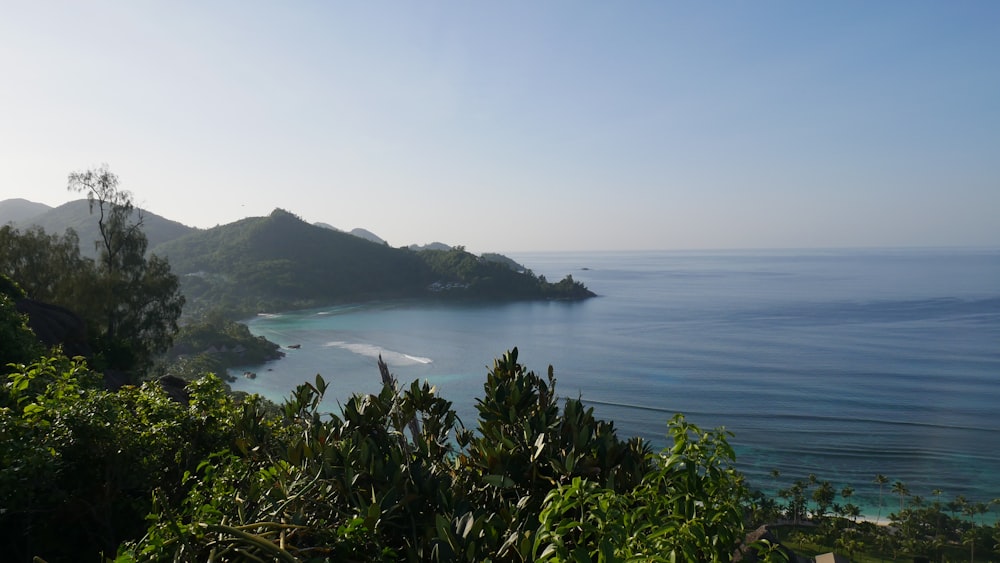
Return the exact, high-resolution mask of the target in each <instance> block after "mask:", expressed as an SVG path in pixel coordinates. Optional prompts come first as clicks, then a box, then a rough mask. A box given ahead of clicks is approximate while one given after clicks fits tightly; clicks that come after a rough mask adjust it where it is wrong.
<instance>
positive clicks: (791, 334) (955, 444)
mask: <svg viewBox="0 0 1000 563" xmlns="http://www.w3.org/2000/svg"><path fill="white" fill-rule="evenodd" d="M511 257H512V258H514V259H515V260H517V261H519V262H521V263H522V264H524V265H525V266H527V267H529V268H531V269H532V270H533V271H534V272H536V273H538V274H544V275H545V276H546V277H547V278H548V279H550V280H557V279H561V278H562V277H563V276H564V275H566V274H572V275H573V277H574V278H575V279H577V280H579V281H582V282H584V283H585V284H586V285H587V286H588V287H589V288H591V289H592V290H593V291H594V292H596V293H598V294H599V297H598V298H595V299H590V300H587V301H584V302H578V303H567V302H528V303H510V304H443V303H418V302H379V303H367V304H361V305H353V306H338V307H329V308H322V309H316V310H308V311H298V312H287V313H278V314H274V315H265V316H260V317H257V318H255V319H253V320H251V321H250V322H249V325H250V329H251V331H253V332H254V333H255V334H259V335H264V336H266V337H267V338H269V339H271V340H273V341H275V342H277V343H279V344H282V345H285V346H287V345H291V344H300V345H301V348H299V349H296V350H287V356H286V357H285V358H283V359H281V360H278V361H275V362H272V363H271V364H268V365H266V366H262V367H256V368H253V369H255V371H257V373H258V377H257V378H256V379H254V380H247V379H243V378H239V380H238V381H237V382H236V383H235V384H234V388H236V389H239V390H245V391H250V392H257V393H261V394H262V395H265V396H268V397H270V398H272V399H276V400H280V399H281V398H282V397H285V396H287V395H288V393H289V392H290V390H291V389H292V388H293V387H294V386H295V385H296V384H298V383H300V382H302V381H304V380H307V379H310V380H311V379H312V378H313V377H314V376H315V374H316V373H320V374H322V375H323V377H324V378H325V379H326V380H327V381H328V382H330V384H331V388H330V391H329V392H328V393H329V395H328V397H329V399H328V404H329V406H330V409H331V410H336V409H337V403H338V401H339V402H342V401H343V400H344V399H346V398H347V397H349V396H350V395H351V394H352V393H358V392H374V391H377V390H378V389H379V387H380V379H379V375H378V370H377V368H376V365H375V357H376V356H377V355H378V354H381V355H382V356H383V358H384V359H385V360H386V361H387V363H388V364H389V366H390V369H391V370H392V372H393V373H394V374H395V375H396V376H397V379H399V380H400V381H402V382H408V381H411V380H413V379H420V380H427V381H429V382H430V383H432V384H434V385H436V386H437V387H438V389H439V390H440V392H441V393H442V395H443V396H445V397H446V398H448V399H449V400H451V401H453V402H454V405H455V408H456V410H457V411H458V413H459V415H460V416H461V417H462V419H463V420H464V421H465V422H466V424H468V425H470V426H474V425H475V418H476V416H475V397H478V396H480V395H481V394H482V385H483V382H484V381H485V374H486V372H487V370H488V368H489V366H491V365H492V363H493V359H494V358H496V357H497V356H499V355H501V354H502V353H503V352H504V351H505V350H508V349H510V348H513V347H515V346H516V347H517V348H518V349H519V353H520V360H521V362H522V363H523V364H526V365H527V366H528V367H529V368H531V369H534V370H535V371H537V372H539V373H543V372H544V371H545V370H546V369H547V367H548V366H549V365H550V364H551V365H553V366H554V368H555V375H556V379H557V391H558V393H559V394H560V395H561V396H564V397H577V396H579V397H581V398H582V399H583V400H584V401H585V402H586V403H587V404H589V405H591V406H593V407H594V409H595V414H596V415H597V416H598V417H600V418H604V419H609V420H613V421H615V424H616V427H617V428H618V430H619V433H620V434H621V435H622V436H632V435H639V436H643V437H645V438H647V439H649V440H651V441H652V442H653V444H654V445H655V446H656V447H662V446H664V445H665V438H664V434H665V430H666V421H667V420H668V419H669V418H670V417H671V416H672V415H673V413H675V412H683V413H685V414H686V416H687V418H688V420H690V421H692V422H694V423H696V424H698V425H700V426H702V427H704V428H714V427H717V426H725V428H726V429H727V430H729V431H731V432H733V433H735V437H733V438H732V439H731V443H732V444H733V445H734V446H735V449H736V451H737V463H738V467H739V469H740V470H742V471H743V472H744V473H745V474H746V475H747V476H748V478H749V479H750V482H751V484H752V485H755V486H757V487H760V488H763V489H765V490H773V489H774V488H776V487H780V486H787V485H788V484H790V483H791V482H792V481H793V480H794V479H798V478H804V477H805V476H807V475H808V474H810V473H814V474H816V475H817V476H818V477H819V478H820V479H823V480H830V481H831V482H833V484H834V485H835V486H836V487H837V488H838V489H839V488H840V487H842V486H844V485H851V486H853V487H854V488H855V489H856V494H855V498H854V499H852V500H853V501H854V502H855V503H858V502H859V501H860V502H861V503H862V504H864V505H865V511H866V513H867V514H868V515H875V513H876V508H875V505H876V503H877V498H878V487H877V486H876V485H874V484H873V483H872V481H873V478H874V476H875V474H876V473H882V474H885V475H886V476H888V477H889V478H890V479H891V481H897V480H898V481H902V482H904V483H905V484H906V485H907V487H908V488H909V490H910V491H911V492H912V493H913V494H917V495H922V496H924V497H925V498H927V499H930V498H931V491H932V490H933V489H941V490H943V491H944V496H943V499H944V500H950V499H951V498H954V497H955V496H956V495H959V494H961V495H964V496H965V497H966V498H968V499H971V500H979V501H988V500H990V499H993V498H997V497H1000V250H996V249H928V250H915V249H903V250H843V251H841V250H831V251H732V252H721V251H720V252H635V253H624V252H615V253H598V252H579V253H523V254H511ZM235 371H236V372H237V373H239V372H242V370H235ZM773 469H778V470H779V471H780V472H781V477H780V478H779V479H778V480H775V479H774V478H772V477H771V471H772V470H773ZM897 502H898V500H896V499H893V500H892V501H891V502H890V501H888V500H887V501H885V506H886V508H885V509H883V510H882V511H881V512H882V514H883V515H884V514H886V513H887V512H888V511H889V509H890V507H892V506H896V507H897V508H898V504H894V503H897Z"/></svg>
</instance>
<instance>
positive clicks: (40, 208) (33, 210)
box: [0, 198, 52, 225]
mask: <svg viewBox="0 0 1000 563" xmlns="http://www.w3.org/2000/svg"><path fill="white" fill-rule="evenodd" d="M51 209H52V208H51V207H49V206H48V205H45V204H44V203H35V202H33V201H28V200H26V199H21V198H16V199H5V200H3V201H0V225H6V224H7V223H13V224H14V225H18V224H20V223H22V222H24V221H27V220H29V219H32V218H33V217H36V216H38V215H41V214H42V213H45V212H46V211H49V210H51Z"/></svg>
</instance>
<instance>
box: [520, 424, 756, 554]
mask: <svg viewBox="0 0 1000 563" xmlns="http://www.w3.org/2000/svg"><path fill="white" fill-rule="evenodd" d="M669 434H670V437H671V439H672V442H673V445H672V446H671V447H669V448H667V449H665V450H664V451H663V452H662V453H661V454H659V455H658V456H652V460H653V464H654V467H655V469H654V470H653V471H651V472H650V473H648V474H646V475H645V476H644V477H643V479H642V482H641V483H640V484H639V486H637V487H635V488H632V489H629V490H626V491H625V492H623V493H616V492H615V491H613V490H610V489H603V488H600V487H598V486H597V485H596V484H595V483H592V482H587V481H584V480H581V479H580V478H574V479H573V481H572V482H571V483H570V484H568V485H561V486H560V487H559V488H557V489H554V490H553V491H551V492H550V493H549V495H548V496H547V497H546V500H545V505H544V507H543V508H542V510H541V515H540V526H539V531H538V534H537V536H536V537H535V541H534V546H533V552H532V555H533V557H535V558H536V560H538V561H594V560H596V561H629V560H642V561H729V560H730V558H731V557H732V554H733V552H734V550H735V549H736V547H737V546H738V544H739V542H741V541H742V540H743V538H744V534H743V524H744V518H743V507H744V504H745V502H746V499H747V490H746V488H745V486H744V485H743V479H742V476H741V475H740V474H739V473H738V472H737V471H736V470H735V469H734V468H733V466H732V464H733V463H734V461H735V456H734V454H733V450H732V448H731V447H730V446H729V445H728V443H727V440H726V436H727V434H726V432H725V431H723V430H721V429H720V430H716V431H711V432H702V431H701V430H700V429H698V428H697V427H695V426H694V425H692V424H690V423H688V422H686V421H685V420H684V417H683V416H681V415H677V416H675V417H674V418H673V419H672V420H671V421H670V425H669Z"/></svg>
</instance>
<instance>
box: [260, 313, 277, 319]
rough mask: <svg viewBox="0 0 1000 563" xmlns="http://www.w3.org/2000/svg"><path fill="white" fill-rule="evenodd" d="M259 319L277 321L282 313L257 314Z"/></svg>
mask: <svg viewBox="0 0 1000 563" xmlns="http://www.w3.org/2000/svg"><path fill="white" fill-rule="evenodd" d="M257 316H258V317H264V318H265V319H277V318H278V317H280V316H281V314H280V313H257Z"/></svg>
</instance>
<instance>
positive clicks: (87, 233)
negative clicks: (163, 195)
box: [2, 199, 195, 256]
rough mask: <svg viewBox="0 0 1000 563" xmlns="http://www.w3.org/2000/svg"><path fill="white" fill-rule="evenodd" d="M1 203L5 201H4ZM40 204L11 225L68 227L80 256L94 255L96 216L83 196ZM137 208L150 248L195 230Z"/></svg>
mask: <svg viewBox="0 0 1000 563" xmlns="http://www.w3.org/2000/svg"><path fill="white" fill-rule="evenodd" d="M7 201H12V200H7ZM2 203H6V201H5V202H2ZM28 203H31V202H28ZM36 205H42V204H36ZM44 207H45V208H46V209H45V210H43V211H42V213H39V214H36V215H34V216H33V217H29V218H25V219H23V220H21V221H17V222H15V226H17V227H18V228H21V229H23V228H27V227H30V226H32V225H38V226H39V227H41V228H43V229H45V232H47V233H51V234H60V235H61V234H62V233H64V232H66V229H67V228H72V229H73V230H75V231H76V234H77V235H79V237H80V252H81V253H82V254H83V255H84V256H94V255H95V254H96V251H95V250H94V244H93V242H94V241H95V240H97V239H99V238H100V229H99V227H98V225H97V217H96V216H95V215H92V214H91V213H90V205H89V204H88V203H87V200H85V199H79V200H76V201H71V202H69V203H64V204H63V205H60V206H59V207H54V208H50V207H48V206H44ZM137 212H141V213H142V230H143V232H145V233H146V238H147V239H148V240H149V248H150V250H152V249H154V248H155V247H156V246H158V245H160V244H163V243H164V242H167V241H170V240H173V239H175V238H177V237H180V236H183V235H186V234H188V233H190V232H192V231H194V230H195V229H194V228H192V227H188V226H186V225H182V224H181V223H178V222H177V221H171V220H170V219H166V218H164V217H161V216H159V215H157V214H155V213H151V212H149V211H145V210H141V209H137Z"/></svg>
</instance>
